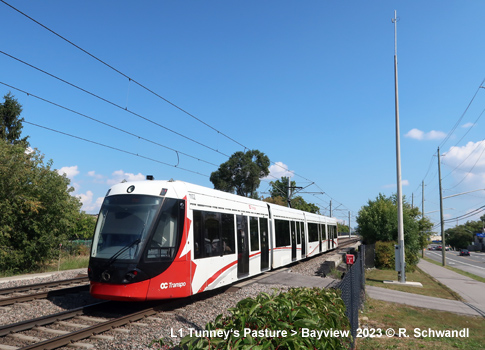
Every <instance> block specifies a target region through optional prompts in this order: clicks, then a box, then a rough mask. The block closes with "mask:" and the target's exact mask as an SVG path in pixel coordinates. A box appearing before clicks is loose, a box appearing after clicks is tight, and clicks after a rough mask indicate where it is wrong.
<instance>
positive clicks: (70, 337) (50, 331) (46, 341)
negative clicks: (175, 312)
mask: <svg viewBox="0 0 485 350" xmlns="http://www.w3.org/2000/svg"><path fill="white" fill-rule="evenodd" d="M190 302H191V298H184V299H177V300H166V301H161V302H158V303H155V304H154V303H151V304H150V303H143V304H138V303H137V304H128V306H127V304H126V303H119V302H113V301H102V302H98V303H95V304H91V305H88V306H84V307H80V308H77V309H73V310H69V311H64V312H60V313H57V314H53V315H49V316H44V317H39V318H36V319H32V320H28V321H23V322H18V323H15V324H11V325H7V326H3V327H0V350H17V349H21V350H27V349H28V350H34V349H36V350H40V349H57V348H60V347H63V346H67V345H69V346H75V347H79V348H85V349H94V348H96V347H95V345H94V344H92V343H86V342H80V341H81V340H83V339H84V340H85V339H88V338H89V339H103V340H111V339H113V338H114V337H113V336H110V335H102V334H101V333H103V332H107V331H110V330H113V331H119V332H124V330H123V329H120V327H122V326H124V325H127V324H131V323H135V322H137V321H140V320H143V319H147V318H151V319H157V318H156V317H153V316H154V315H155V314H157V313H159V312H163V311H167V310H172V309H174V308H178V307H182V306H184V305H186V304H187V303H190ZM127 309H132V310H130V312H128V313H125V314H123V315H121V316H119V312H120V310H125V311H126V310H127ZM110 314H117V315H116V316H111V317H110V316H108V315H110ZM100 315H101V316H100Z"/></svg>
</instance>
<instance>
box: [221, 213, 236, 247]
mask: <svg viewBox="0 0 485 350" xmlns="http://www.w3.org/2000/svg"><path fill="white" fill-rule="evenodd" d="M222 251H223V254H224V255H229V254H236V243H235V231H234V215H230V214H222Z"/></svg>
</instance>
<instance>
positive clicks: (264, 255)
mask: <svg viewBox="0 0 485 350" xmlns="http://www.w3.org/2000/svg"><path fill="white" fill-rule="evenodd" d="M259 233H260V235H259V240H260V243H261V244H260V246H261V271H263V270H267V269H268V268H269V237H268V219H264V218H259Z"/></svg>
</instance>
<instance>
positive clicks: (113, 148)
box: [23, 120, 209, 177]
mask: <svg viewBox="0 0 485 350" xmlns="http://www.w3.org/2000/svg"><path fill="white" fill-rule="evenodd" d="M23 122H24V123H26V124H29V125H33V126H36V127H39V128H42V129H45V130H49V131H52V132H55V133H58V134H61V135H65V136H69V137H72V138H75V139H78V140H81V141H85V142H89V143H92V144H95V145H98V146H102V147H106V148H109V149H112V150H115V151H118V152H122V153H126V154H130V155H132V156H136V157H140V158H143V159H147V160H150V161H152V162H156V163H160V164H163V165H168V166H170V167H173V168H176V169H180V170H184V171H188V172H190V173H193V174H197V175H201V176H205V177H209V176H208V175H205V174H201V173H199V172H197V171H193V170H190V169H185V168H181V167H179V166H177V165H172V164H169V163H165V162H162V161H160V160H157V159H153V158H149V157H146V156H142V155H140V154H138V153H133V152H129V151H126V150H122V149H120V148H117V147H113V146H109V145H105V144H103V143H100V142H96V141H92V140H88V139H85V138H83V137H79V136H75V135H72V134H68V133H66V132H63V131H59V130H55V129H51V128H48V127H46V126H42V125H39V124H35V123H32V122H29V121H26V120H24V121H23Z"/></svg>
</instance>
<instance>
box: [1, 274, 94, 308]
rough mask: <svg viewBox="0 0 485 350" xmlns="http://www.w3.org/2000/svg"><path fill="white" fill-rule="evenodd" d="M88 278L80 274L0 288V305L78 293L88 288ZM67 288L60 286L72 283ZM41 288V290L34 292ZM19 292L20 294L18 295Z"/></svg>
mask: <svg viewBox="0 0 485 350" xmlns="http://www.w3.org/2000/svg"><path fill="white" fill-rule="evenodd" d="M88 282H89V279H88V277H87V276H81V277H76V278H71V279H65V280H61V281H55V282H46V283H36V284H29V285H25V286H21V287H12V288H4V289H0V306H6V305H11V304H15V303H19V302H26V301H31V300H37V299H45V298H48V297H51V296H59V295H64V294H69V293H79V292H84V291H88V290H89V284H88ZM73 284H77V285H76V286H71V287H67V288H61V289H59V287H61V286H66V285H73ZM79 284H81V285H79ZM38 290H42V292H34V293H31V292H33V291H38ZM26 293H28V294H26ZM19 294H20V295H19Z"/></svg>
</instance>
